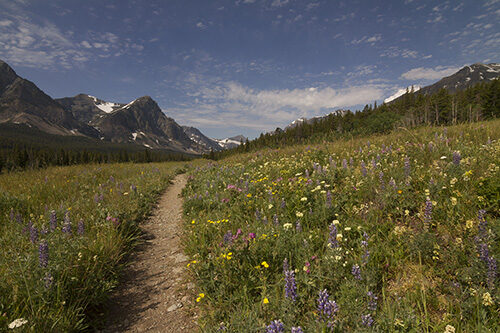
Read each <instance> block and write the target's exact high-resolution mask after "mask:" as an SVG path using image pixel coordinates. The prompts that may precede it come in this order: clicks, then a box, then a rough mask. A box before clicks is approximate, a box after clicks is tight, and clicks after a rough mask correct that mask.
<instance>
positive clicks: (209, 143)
mask: <svg viewBox="0 0 500 333" xmlns="http://www.w3.org/2000/svg"><path fill="white" fill-rule="evenodd" d="M182 128H183V129H184V132H185V133H186V134H187V135H188V136H189V138H190V139H191V140H193V141H194V142H196V143H198V144H199V145H201V146H203V147H205V148H206V149H207V150H208V151H210V150H213V151H221V150H223V147H222V146H221V145H220V144H219V143H218V142H217V141H216V140H213V139H210V138H209V137H207V136H205V135H204V134H203V133H201V132H200V130H199V129H197V128H195V127H190V126H182Z"/></svg>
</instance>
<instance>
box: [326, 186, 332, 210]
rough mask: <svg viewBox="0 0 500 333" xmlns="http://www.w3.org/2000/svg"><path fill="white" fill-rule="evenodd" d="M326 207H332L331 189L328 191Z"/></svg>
mask: <svg viewBox="0 0 500 333" xmlns="http://www.w3.org/2000/svg"><path fill="white" fill-rule="evenodd" d="M326 207H327V208H330V207H332V192H330V190H328V191H326Z"/></svg>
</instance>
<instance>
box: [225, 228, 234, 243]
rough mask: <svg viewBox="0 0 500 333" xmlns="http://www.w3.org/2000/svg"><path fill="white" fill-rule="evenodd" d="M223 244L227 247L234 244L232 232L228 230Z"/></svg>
mask: <svg viewBox="0 0 500 333" xmlns="http://www.w3.org/2000/svg"><path fill="white" fill-rule="evenodd" d="M223 242H224V244H225V245H229V244H231V243H232V242H233V233H232V232H231V230H228V231H227V232H226V233H225V234H224V237H223Z"/></svg>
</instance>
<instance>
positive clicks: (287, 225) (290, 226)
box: [283, 223, 293, 230]
mask: <svg viewBox="0 0 500 333" xmlns="http://www.w3.org/2000/svg"><path fill="white" fill-rule="evenodd" d="M292 226H293V225H292V224H291V223H285V224H283V229H285V230H288V229H291V228H292Z"/></svg>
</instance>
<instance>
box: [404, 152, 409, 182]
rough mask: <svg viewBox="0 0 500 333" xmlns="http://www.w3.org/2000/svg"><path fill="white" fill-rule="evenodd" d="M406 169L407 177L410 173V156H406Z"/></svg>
mask: <svg viewBox="0 0 500 333" xmlns="http://www.w3.org/2000/svg"><path fill="white" fill-rule="evenodd" d="M404 169H405V175H406V177H408V176H409V175H410V159H409V158H408V156H406V157H405V162H404Z"/></svg>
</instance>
